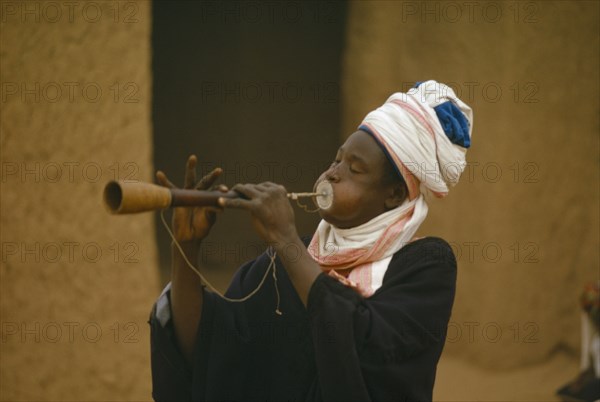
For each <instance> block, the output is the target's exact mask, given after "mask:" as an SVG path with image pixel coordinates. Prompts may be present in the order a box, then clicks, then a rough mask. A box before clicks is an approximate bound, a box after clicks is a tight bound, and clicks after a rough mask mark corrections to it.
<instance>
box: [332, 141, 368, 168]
mask: <svg viewBox="0 0 600 402" xmlns="http://www.w3.org/2000/svg"><path fill="white" fill-rule="evenodd" d="M338 152H342V153H343V152H344V147H343V146H341V147H339V148H338ZM348 158H350V159H353V160H355V161H358V162H361V163H362V164H364V165H365V166H368V165H369V164H368V163H367V162H366V161H365V160H364V159H363V158H361V157H360V156H358V155H356V154H349V155H348Z"/></svg>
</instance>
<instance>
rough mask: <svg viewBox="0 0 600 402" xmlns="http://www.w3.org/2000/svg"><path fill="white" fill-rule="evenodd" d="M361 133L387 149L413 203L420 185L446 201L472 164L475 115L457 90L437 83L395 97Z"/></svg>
mask: <svg viewBox="0 0 600 402" xmlns="http://www.w3.org/2000/svg"><path fill="white" fill-rule="evenodd" d="M359 128H360V129H361V130H364V131H366V132H368V133H369V134H371V135H372V136H373V137H374V138H375V139H376V140H377V142H378V143H379V144H380V145H381V146H382V148H383V149H384V152H385V154H386V156H387V157H388V158H389V159H390V161H391V162H392V164H393V165H394V167H395V168H396V169H397V171H398V173H400V174H401V175H402V177H403V178H404V180H405V181H406V184H407V186H408V190H409V196H410V198H411V199H414V198H416V197H417V196H418V195H419V192H420V191H419V185H423V186H425V188H427V189H428V190H430V191H431V192H432V193H433V194H435V195H436V196H438V197H443V196H445V195H447V194H448V190H449V187H451V186H454V185H455V184H456V183H457V182H458V179H459V177H460V175H461V173H462V172H463V170H464V169H465V167H466V165H467V162H466V160H465V154H466V149H467V148H469V147H470V146H471V132H472V129H473V112H472V110H471V108H470V107H469V106H467V105H466V104H465V103H463V102H462V101H461V100H460V99H458V97H457V96H456V94H455V93H454V91H453V90H452V88H450V87H448V86H446V85H444V84H441V83H438V82H436V81H432V80H431V81H425V82H421V83H417V86H416V87H414V88H412V89H411V90H409V91H408V92H407V93H401V92H398V93H395V94H393V95H392V96H390V97H389V98H388V100H387V101H386V102H385V103H384V104H383V106H381V107H380V108H378V109H376V110H374V111H372V112H371V113H369V114H368V115H367V117H365V118H364V120H363V122H362V124H361V125H360V126H359Z"/></svg>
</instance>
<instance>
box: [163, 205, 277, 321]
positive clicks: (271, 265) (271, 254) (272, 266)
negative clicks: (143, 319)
mask: <svg viewBox="0 0 600 402" xmlns="http://www.w3.org/2000/svg"><path fill="white" fill-rule="evenodd" d="M160 219H161V221H162V223H163V226H164V227H165V229H166V230H167V232H168V233H169V236H171V240H173V243H174V244H175V246H176V247H177V250H179V253H180V254H181V256H182V257H183V260H184V261H185V263H186V264H187V266H188V267H189V268H190V269H191V270H192V271H193V272H194V273H195V274H196V275H198V277H199V278H200V280H201V281H202V283H203V284H204V285H205V286H206V287H208V288H209V289H210V290H211V291H213V292H214V293H216V294H217V295H218V296H219V297H221V298H222V299H224V300H227V301H229V302H234V303H240V302H243V301H246V300H248V299H249V298H251V297H252V296H254V295H255V294H256V292H258V291H259V290H260V288H261V287H262V286H263V284H264V283H265V280H266V279H267V275H268V274H269V271H270V270H271V269H272V270H273V278H274V279H275V291H276V292H277V306H276V307H275V313H276V314H277V315H282V314H283V313H282V312H281V310H279V302H280V297H279V289H278V288H277V276H276V274H275V267H276V265H277V264H276V263H275V258H276V257H277V253H276V252H275V251H274V250H273V248H272V247H269V248H268V249H267V255H268V256H269V258H270V259H271V262H270V263H269V266H268V267H267V269H266V270H265V273H264V275H263V277H262V279H261V281H260V283H259V284H258V286H257V287H256V289H254V290H253V291H252V292H250V293H249V294H247V295H246V296H244V297H242V298H241V299H233V298H231V297H227V296H225V295H224V294H223V293H221V292H219V291H218V290H217V289H216V288H215V287H214V286H213V285H212V284H211V283H210V282H209V281H208V280H207V279H206V278H205V277H204V275H202V273H201V272H200V270H199V269H198V268H196V267H195V266H194V265H193V264H192V263H191V262H190V260H188V258H187V256H186V255H185V252H184V251H183V249H182V248H181V246H180V245H179V242H178V241H177V239H176V238H175V235H174V234H173V232H172V231H171V228H170V227H169V225H168V224H167V221H166V220H165V210H164V209H162V210H161V211H160Z"/></svg>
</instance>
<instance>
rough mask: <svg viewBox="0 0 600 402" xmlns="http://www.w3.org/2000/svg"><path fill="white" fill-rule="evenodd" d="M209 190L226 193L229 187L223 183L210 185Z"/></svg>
mask: <svg viewBox="0 0 600 402" xmlns="http://www.w3.org/2000/svg"><path fill="white" fill-rule="evenodd" d="M209 190H210V191H219V192H221V193H226V192H228V191H229V188H228V187H227V186H226V185H225V184H219V185H216V186H212V187H211V188H210V189H209Z"/></svg>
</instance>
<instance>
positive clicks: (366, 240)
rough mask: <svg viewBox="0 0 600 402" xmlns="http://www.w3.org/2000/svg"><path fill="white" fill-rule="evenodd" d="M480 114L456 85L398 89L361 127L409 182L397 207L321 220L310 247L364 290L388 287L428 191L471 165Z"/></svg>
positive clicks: (437, 191) (441, 189) (442, 187)
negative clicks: (345, 219) (352, 221)
mask: <svg viewBox="0 0 600 402" xmlns="http://www.w3.org/2000/svg"><path fill="white" fill-rule="evenodd" d="M472 127H473V113H472V110H471V108H470V107H469V106H467V105H466V104H465V103H463V102H462V101H461V100H460V99H458V97H457V96H456V94H455V93H454V91H453V90H452V89H451V88H450V87H448V86H446V85H444V84H441V83H438V82H436V81H425V82H421V83H417V85H416V86H415V87H414V88H412V89H411V90H409V91H408V92H407V93H401V92H398V93H395V94H393V95H392V96H390V97H389V98H388V100H387V101H386V102H385V103H384V104H383V105H382V106H381V107H379V108H378V109H376V110H374V111H372V112H371V113H369V114H368V115H367V116H366V117H365V118H364V120H363V122H362V123H361V124H360V126H359V129H361V130H363V131H366V132H367V133H369V134H370V135H371V136H372V137H373V138H374V139H375V140H376V141H377V143H378V144H379V145H380V146H381V148H382V150H383V152H384V153H385V155H386V156H387V158H388V159H389V160H390V161H391V162H392V165H393V166H394V167H395V168H396V170H397V172H398V173H399V174H400V175H402V177H403V178H404V180H405V182H406V184H407V187H408V197H407V199H406V200H405V201H404V203H403V204H402V205H400V206H398V207H397V208H394V209H391V210H389V211H386V212H384V213H382V214H380V215H379V216H376V217H374V218H373V219H371V220H370V221H369V222H366V223H364V224H362V225H359V226H357V227H354V228H349V229H340V228H336V227H335V226H333V225H331V224H329V223H328V222H326V221H324V220H322V221H321V222H320V223H319V226H318V228H317V231H316V232H315V235H314V236H313V239H312V241H311V243H310V245H309V247H308V251H309V253H310V254H311V255H312V257H313V258H314V259H315V261H317V262H318V263H319V264H320V265H321V268H322V269H323V270H324V271H326V272H328V273H329V275H331V276H334V277H335V278H337V279H338V280H340V281H341V282H342V283H344V284H346V285H348V286H350V287H353V288H355V290H357V291H358V292H359V293H361V294H362V295H363V296H365V297H369V296H371V295H372V294H373V293H374V292H375V291H376V290H377V289H378V288H379V287H381V284H382V281H383V276H384V274H385V271H386V269H387V266H388V264H389V261H390V260H391V258H392V256H393V254H394V253H396V252H397V251H398V250H400V249H401V248H402V247H403V246H404V245H406V244H407V243H409V242H410V241H412V240H414V235H415V233H416V231H417V229H418V228H419V226H420V225H421V223H423V221H424V220H425V217H426V216H427V211H428V208H427V203H426V201H425V198H424V196H423V190H429V191H431V192H432V193H433V194H434V195H436V196H438V197H444V196H445V195H447V194H448V191H449V188H450V187H451V186H454V185H455V184H456V183H457V182H458V179H459V178H460V175H461V173H462V172H463V170H464V169H465V167H466V160H465V154H466V150H467V148H469V147H470V145H471V132H472Z"/></svg>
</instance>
